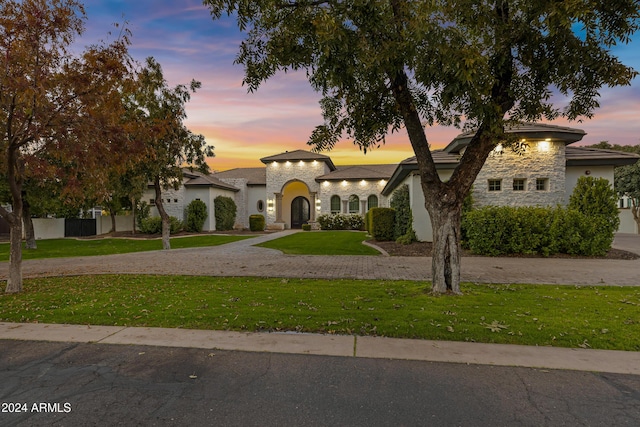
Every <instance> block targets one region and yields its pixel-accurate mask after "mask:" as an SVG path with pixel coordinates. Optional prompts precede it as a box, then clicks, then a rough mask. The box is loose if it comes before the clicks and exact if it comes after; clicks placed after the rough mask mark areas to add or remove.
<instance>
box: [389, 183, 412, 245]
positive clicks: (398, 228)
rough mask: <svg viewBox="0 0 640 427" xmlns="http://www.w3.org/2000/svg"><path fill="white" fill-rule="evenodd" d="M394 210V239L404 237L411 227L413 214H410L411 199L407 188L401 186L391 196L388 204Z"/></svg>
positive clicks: (406, 186) (405, 185)
mask: <svg viewBox="0 0 640 427" xmlns="http://www.w3.org/2000/svg"><path fill="white" fill-rule="evenodd" d="M389 205H390V206H391V208H392V209H394V210H395V212H396V213H395V223H394V225H393V227H394V229H393V234H394V238H396V239H397V238H398V237H400V236H404V235H405V234H407V233H408V232H409V231H410V230H411V229H412V227H413V214H412V213H411V198H410V195H409V186H408V185H407V184H403V185H401V186H400V187H398V189H397V190H396V191H394V192H393V194H392V195H391V201H390V203H389Z"/></svg>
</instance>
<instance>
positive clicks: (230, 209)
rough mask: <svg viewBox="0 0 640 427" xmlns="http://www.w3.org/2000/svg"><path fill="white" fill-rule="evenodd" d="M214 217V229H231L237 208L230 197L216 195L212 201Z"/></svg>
mask: <svg viewBox="0 0 640 427" xmlns="http://www.w3.org/2000/svg"><path fill="white" fill-rule="evenodd" d="M213 204H214V214H215V217H216V230H218V231H227V230H232V229H233V225H234V224H235V222H236V212H237V211H238V208H237V206H236V202H234V201H233V199H232V198H231V197H225V196H218V197H216V198H215V199H214V201H213Z"/></svg>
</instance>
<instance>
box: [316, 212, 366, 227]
mask: <svg viewBox="0 0 640 427" xmlns="http://www.w3.org/2000/svg"><path fill="white" fill-rule="evenodd" d="M318 224H320V229H321V230H361V229H362V228H363V227H364V218H362V215H358V214H349V215H345V214H323V215H320V216H318Z"/></svg>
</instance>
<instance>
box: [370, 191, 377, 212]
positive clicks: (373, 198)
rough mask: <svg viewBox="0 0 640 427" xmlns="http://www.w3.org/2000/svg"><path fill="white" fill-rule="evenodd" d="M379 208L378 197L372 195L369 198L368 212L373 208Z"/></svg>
mask: <svg viewBox="0 0 640 427" xmlns="http://www.w3.org/2000/svg"><path fill="white" fill-rule="evenodd" d="M377 207H378V196H376V195H375V194H372V195H370V196H369V197H368V198H367V210H369V209H371V208H377Z"/></svg>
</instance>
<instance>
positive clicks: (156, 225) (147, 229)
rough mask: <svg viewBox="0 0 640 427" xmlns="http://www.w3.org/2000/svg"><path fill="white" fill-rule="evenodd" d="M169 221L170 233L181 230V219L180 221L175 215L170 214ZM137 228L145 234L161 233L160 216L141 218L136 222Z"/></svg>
mask: <svg viewBox="0 0 640 427" xmlns="http://www.w3.org/2000/svg"><path fill="white" fill-rule="evenodd" d="M169 222H170V224H171V233H172V234H175V233H177V232H179V231H181V230H182V228H183V224H182V221H180V220H179V219H178V218H176V217H175V216H170V217H169ZM138 229H139V230H140V231H141V232H142V233H145V234H160V233H162V218H160V217H159V216H152V217H149V218H143V219H141V220H140V222H139V223H138Z"/></svg>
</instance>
